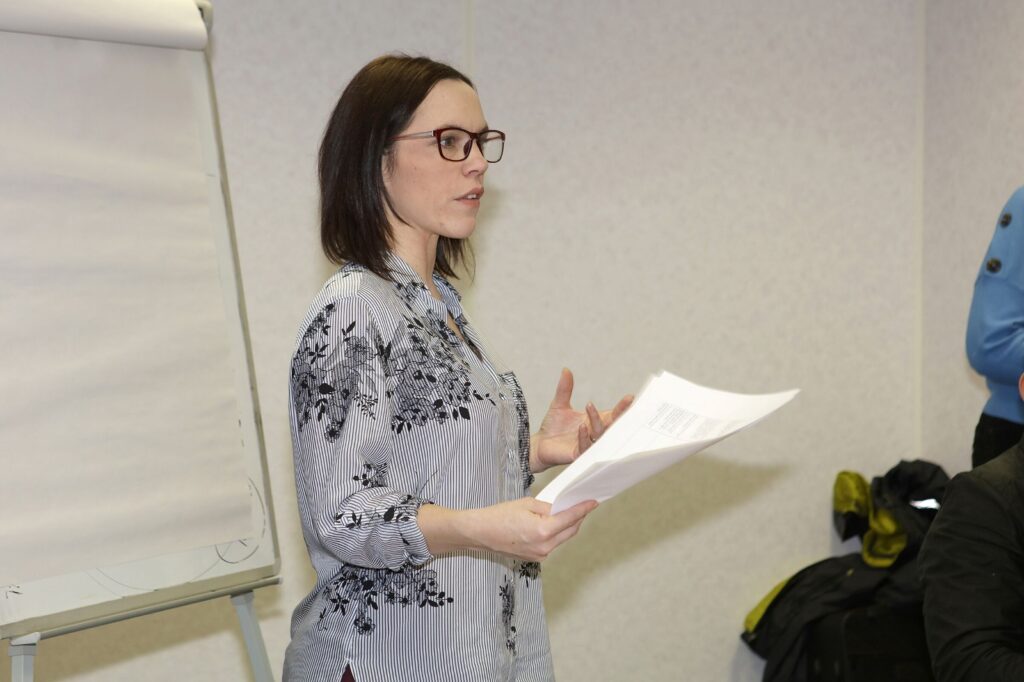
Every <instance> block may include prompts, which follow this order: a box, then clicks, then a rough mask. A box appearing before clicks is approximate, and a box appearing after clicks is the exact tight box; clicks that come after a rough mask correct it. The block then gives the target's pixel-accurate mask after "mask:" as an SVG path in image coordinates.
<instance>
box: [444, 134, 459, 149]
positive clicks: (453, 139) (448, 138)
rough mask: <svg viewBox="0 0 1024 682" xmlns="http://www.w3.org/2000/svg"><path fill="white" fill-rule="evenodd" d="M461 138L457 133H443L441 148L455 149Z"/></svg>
mask: <svg viewBox="0 0 1024 682" xmlns="http://www.w3.org/2000/svg"><path fill="white" fill-rule="evenodd" d="M460 137H461V136H460V135H458V134H457V133H445V134H444V135H442V136H441V146H442V147H457V146H459V138H460Z"/></svg>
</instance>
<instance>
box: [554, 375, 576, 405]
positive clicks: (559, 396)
mask: <svg viewBox="0 0 1024 682" xmlns="http://www.w3.org/2000/svg"><path fill="white" fill-rule="evenodd" d="M572 386H573V378H572V372H570V371H569V369H568V368H567V367H563V368H562V373H561V374H559V375H558V386H556V387H555V397H554V398H552V399H551V407H569V406H570V405H571V401H572Z"/></svg>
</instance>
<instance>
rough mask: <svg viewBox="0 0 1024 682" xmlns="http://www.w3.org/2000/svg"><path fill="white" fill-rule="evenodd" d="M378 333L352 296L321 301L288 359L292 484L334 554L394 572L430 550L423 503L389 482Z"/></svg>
mask: <svg viewBox="0 0 1024 682" xmlns="http://www.w3.org/2000/svg"><path fill="white" fill-rule="evenodd" d="M389 350H390V347H389V344H387V343H386V342H385V341H384V339H382V338H381V334H380V331H379V330H378V327H377V324H376V323H375V322H374V319H373V317H372V315H371V314H370V311H369V309H368V308H367V306H366V304H365V303H364V302H362V301H360V300H359V299H357V298H342V299H340V300H336V301H333V302H331V303H328V304H327V305H326V306H324V308H323V309H322V310H321V311H320V312H319V313H318V314H317V315H316V316H315V317H314V318H313V320H312V322H311V323H310V325H309V327H308V328H307V329H306V331H305V333H304V334H303V336H302V338H301V339H300V340H299V343H298V348H297V350H296V352H295V356H294V357H293V358H292V366H291V382H290V392H291V420H292V439H293V446H294V455H295V478H296V480H295V485H296V488H297V492H298V495H299V496H300V498H302V500H304V502H305V504H304V506H305V509H306V514H305V515H304V516H305V518H304V520H303V523H304V524H306V525H307V526H309V525H311V526H312V528H307V529H306V532H307V533H309V532H310V531H312V532H313V533H315V536H316V538H317V539H318V540H319V542H320V544H321V545H322V547H323V548H324V549H325V550H326V551H327V552H329V553H330V554H332V555H334V556H335V557H337V558H338V559H339V560H340V561H343V562H345V563H347V564H352V565H356V566H363V567H366V568H390V569H398V568H400V567H401V566H403V565H405V564H407V563H411V564H415V565H420V564H424V563H426V562H427V561H429V560H431V559H432V558H433V557H432V556H431V554H430V551H429V550H428V549H427V543H426V540H425V538H424V537H423V533H422V532H421V531H420V528H419V525H418V523H417V516H418V512H419V508H420V506H421V505H422V504H424V503H425V502H426V501H425V500H421V499H419V498H417V497H416V496H414V495H413V494H411V493H409V492H407V491H403V490H396V489H394V488H391V487H389V486H388V464H389V461H390V459H391V455H392V452H393V449H392V431H391V416H392V408H391V400H390V393H389V389H388V382H387V373H386V368H385V362H386V358H387V355H388V352H389Z"/></svg>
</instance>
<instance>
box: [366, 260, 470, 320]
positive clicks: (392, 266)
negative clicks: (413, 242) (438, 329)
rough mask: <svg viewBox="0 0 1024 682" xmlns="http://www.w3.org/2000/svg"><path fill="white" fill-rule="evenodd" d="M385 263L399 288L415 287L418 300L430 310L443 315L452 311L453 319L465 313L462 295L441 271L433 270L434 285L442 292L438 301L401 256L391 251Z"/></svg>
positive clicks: (405, 289) (407, 289)
mask: <svg viewBox="0 0 1024 682" xmlns="http://www.w3.org/2000/svg"><path fill="white" fill-rule="evenodd" d="M385 264H386V265H387V268H388V271H389V272H390V274H391V279H392V280H394V282H395V284H396V285H397V286H398V287H399V289H402V290H403V291H406V292H408V291H410V290H412V289H415V290H416V296H415V298H416V300H417V302H420V303H422V304H423V305H425V306H427V309H428V310H434V311H435V312H437V313H438V314H439V315H442V317H443V316H444V315H445V314H448V313H450V314H451V316H452V318H453V319H455V320H456V321H459V320H460V318H461V317H462V315H463V312H462V296H461V295H460V294H459V292H458V291H456V290H455V287H453V286H452V285H451V283H450V282H449V281H448V280H447V279H446V278H445V277H444V276H443V275H441V273H439V272H437V271H436V270H435V271H434V272H433V279H434V285H435V286H437V290H438V292H439V293H440V294H441V300H440V301H438V300H437V299H436V298H434V297H433V296H431V295H430V290H429V289H427V285H426V284H424V283H423V280H422V279H421V278H420V276H419V274H417V272H416V270H414V269H413V267H412V266H411V265H409V264H408V263H407V262H405V260H404V259H403V258H402V257H401V256H399V255H398V254H396V253H394V252H393V251H389V252H388V253H387V256H386V258H385ZM407 300H408V299H407ZM410 302H411V301H410Z"/></svg>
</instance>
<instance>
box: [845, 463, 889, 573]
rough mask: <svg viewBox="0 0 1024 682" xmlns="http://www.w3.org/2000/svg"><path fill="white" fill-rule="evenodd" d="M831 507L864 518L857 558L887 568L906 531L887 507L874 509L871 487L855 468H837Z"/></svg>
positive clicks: (874, 565) (869, 564) (877, 566)
mask: <svg viewBox="0 0 1024 682" xmlns="http://www.w3.org/2000/svg"><path fill="white" fill-rule="evenodd" d="M832 507H833V509H835V511H837V512H839V513H840V514H846V513H853V514H856V515H857V516H861V517H866V518H867V520H868V530H867V532H866V533H864V538H863V542H862V545H861V550H860V553H861V557H862V558H863V559H864V563H866V564H867V565H868V566H873V567H875V568H887V567H889V566H892V564H893V562H894V561H896V559H897V557H899V555H900V552H902V551H903V549H904V548H905V547H906V546H907V534H906V533H905V532H903V529H902V528H900V525H899V523H897V522H896V519H895V518H894V517H893V515H892V512H890V511H889V510H888V509H875V505H874V501H873V500H872V498H871V486H869V485H868V482H867V480H866V479H865V478H864V477H863V476H861V475H860V474H858V473H857V472H855V471H840V472H839V474H837V475H836V482H835V485H833V487H832Z"/></svg>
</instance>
